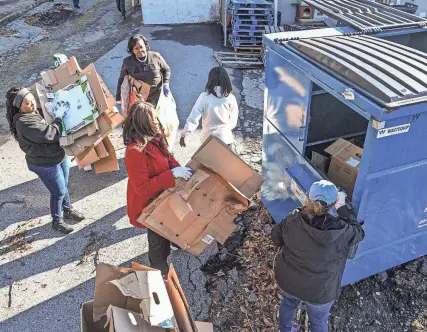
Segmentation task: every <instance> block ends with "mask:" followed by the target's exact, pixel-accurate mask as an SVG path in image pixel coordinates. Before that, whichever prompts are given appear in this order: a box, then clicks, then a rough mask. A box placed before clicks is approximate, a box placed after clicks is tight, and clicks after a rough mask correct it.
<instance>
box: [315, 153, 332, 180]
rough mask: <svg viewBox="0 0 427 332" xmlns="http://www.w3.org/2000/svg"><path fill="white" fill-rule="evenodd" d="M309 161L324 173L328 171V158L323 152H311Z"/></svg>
mask: <svg viewBox="0 0 427 332" xmlns="http://www.w3.org/2000/svg"><path fill="white" fill-rule="evenodd" d="M311 162H312V163H313V165H314V166H316V167H317V168H318V169H319V170H320V171H322V172H323V173H324V174H325V175H326V174H327V172H328V168H329V163H330V159H329V158H328V157H326V156H324V155H323V154H320V153H317V152H316V151H312V152H311Z"/></svg>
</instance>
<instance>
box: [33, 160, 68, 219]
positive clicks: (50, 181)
mask: <svg viewBox="0 0 427 332" xmlns="http://www.w3.org/2000/svg"><path fill="white" fill-rule="evenodd" d="M28 169H29V170H30V171H32V172H34V173H36V174H37V175H38V177H39V178H40V180H42V182H43V184H44V185H45V186H46V188H47V189H48V190H49V192H50V213H51V215H52V222H54V223H55V222H58V221H59V220H61V219H62V211H63V208H66V209H68V210H69V209H72V208H73V207H72V205H71V201H70V194H69V193H68V178H69V175H70V161H69V159H68V157H66V158H65V160H64V161H63V162H62V163H60V164H58V165H55V166H36V165H30V164H28Z"/></svg>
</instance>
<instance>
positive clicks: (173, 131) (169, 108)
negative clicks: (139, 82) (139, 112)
mask: <svg viewBox="0 0 427 332" xmlns="http://www.w3.org/2000/svg"><path fill="white" fill-rule="evenodd" d="M156 114H157V118H158V119H159V122H160V123H161V125H162V127H163V130H164V133H165V135H166V139H167V141H168V144H169V151H172V148H173V145H174V143H175V139H176V135H177V133H178V127H179V118H178V113H177V112H176V103H175V99H174V98H173V96H172V92H169V95H168V96H167V97H166V96H165V94H164V93H163V87H162V89H161V93H160V97H159V102H158V103H157V108H156Z"/></svg>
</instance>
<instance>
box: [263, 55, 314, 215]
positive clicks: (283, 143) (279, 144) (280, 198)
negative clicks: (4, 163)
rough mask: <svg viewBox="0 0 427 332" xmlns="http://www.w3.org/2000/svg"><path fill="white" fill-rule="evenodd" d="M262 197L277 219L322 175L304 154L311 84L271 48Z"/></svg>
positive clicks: (299, 71)
mask: <svg viewBox="0 0 427 332" xmlns="http://www.w3.org/2000/svg"><path fill="white" fill-rule="evenodd" d="M267 57H268V60H267V66H268V68H266V73H267V74H268V75H267V76H266V79H265V82H266V90H265V100H264V106H265V112H264V117H265V119H264V137H263V174H264V177H265V182H264V185H263V189H262V200H263V203H264V205H265V206H266V207H267V209H268V211H269V212H270V214H271V215H272V217H273V219H274V220H275V221H276V222H280V221H281V220H282V219H283V218H284V217H285V216H286V215H288V213H289V212H290V211H292V210H294V209H295V208H297V207H299V206H302V205H303V203H304V201H305V199H306V197H307V195H308V192H309V190H310V187H311V185H312V183H313V182H315V181H318V180H320V179H322V175H321V174H320V173H319V172H318V171H317V170H316V169H315V168H314V167H313V166H312V165H311V164H310V162H309V161H308V160H307V159H306V158H304V157H303V151H304V148H305V142H306V136H307V124H308V119H309V109H310V105H309V103H310V95H311V89H312V83H311V81H310V79H309V78H308V77H307V76H306V75H305V74H304V72H303V71H301V70H300V69H299V68H298V67H296V66H295V65H293V64H292V63H291V62H289V61H287V60H285V59H284V58H283V57H282V56H281V55H279V54H278V53H276V52H274V51H269V52H268V54H267Z"/></svg>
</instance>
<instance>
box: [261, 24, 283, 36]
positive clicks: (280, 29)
mask: <svg viewBox="0 0 427 332" xmlns="http://www.w3.org/2000/svg"><path fill="white" fill-rule="evenodd" d="M285 31H286V30H285V28H284V27H275V26H274V25H266V26H265V30H264V33H265V34H266V35H267V34H269V33H276V32H285Z"/></svg>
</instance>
